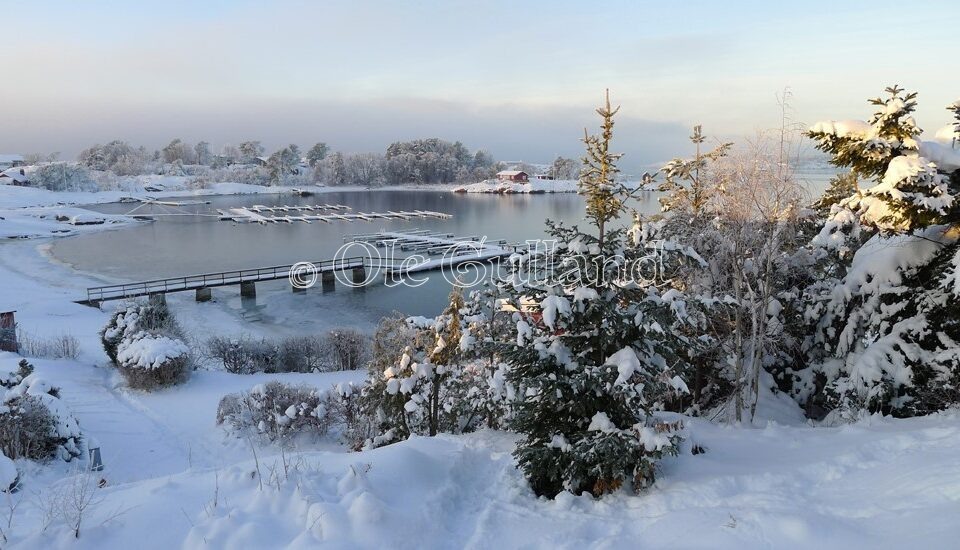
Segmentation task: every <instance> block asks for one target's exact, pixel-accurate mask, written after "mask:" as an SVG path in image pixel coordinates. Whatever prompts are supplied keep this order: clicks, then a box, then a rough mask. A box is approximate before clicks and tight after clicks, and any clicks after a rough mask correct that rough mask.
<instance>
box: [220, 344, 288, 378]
mask: <svg viewBox="0 0 960 550" xmlns="http://www.w3.org/2000/svg"><path fill="white" fill-rule="evenodd" d="M206 353H207V355H208V356H209V357H210V358H212V359H216V360H218V361H220V362H221V363H222V364H223V369H224V370H226V371H227V372H232V373H234V374H253V373H255V372H275V369H276V365H277V363H278V355H279V354H278V350H277V346H276V344H274V343H273V342H271V341H269V340H266V339H255V338H252V337H249V336H240V337H237V338H228V337H224V336H214V337H213V338H210V339H209V340H207V345H206Z"/></svg>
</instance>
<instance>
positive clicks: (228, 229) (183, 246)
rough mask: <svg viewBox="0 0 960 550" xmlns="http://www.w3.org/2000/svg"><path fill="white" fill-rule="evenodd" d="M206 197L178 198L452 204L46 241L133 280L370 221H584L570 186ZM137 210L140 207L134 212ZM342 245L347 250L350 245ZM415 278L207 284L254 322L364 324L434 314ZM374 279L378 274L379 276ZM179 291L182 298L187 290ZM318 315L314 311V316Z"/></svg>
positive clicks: (433, 278)
mask: <svg viewBox="0 0 960 550" xmlns="http://www.w3.org/2000/svg"><path fill="white" fill-rule="evenodd" d="M211 201H212V204H210V205H204V206H190V207H187V208H189V209H190V210H192V211H196V212H205V211H210V210H211V209H214V208H227V207H236V206H251V205H254V204H263V205H284V204H286V205H293V204H324V203H327V204H344V205H347V206H350V207H351V208H352V209H353V210H354V211H358V212H386V211H389V210H394V211H401V210H433V211H438V212H445V213H448V214H452V215H453V218H452V219H449V220H420V219H417V220H410V221H385V220H376V221H373V222H360V221H357V222H331V223H329V224H325V223H322V222H314V223H312V224H305V223H293V224H271V225H266V226H264V225H259V224H249V223H233V222H225V221H219V220H217V219H216V218H205V217H189V216H188V217H172V218H160V219H158V220H157V221H155V222H150V223H144V224H142V225H137V226H134V227H130V228H126V229H120V230H117V231H104V232H100V233H91V234H86V235H79V236H76V237H70V238H66V239H62V240H58V241H57V242H56V243H55V244H54V246H53V249H52V252H53V255H54V256H55V257H56V258H58V259H59V260H61V261H64V262H67V263H69V264H71V265H73V266H74V267H75V268H77V269H80V270H82V271H86V272H90V273H95V274H98V275H102V276H105V277H106V278H109V279H111V280H116V281H138V280H145V279H154V278H162V277H170V276H177V275H189V274H195V273H209V272H215V271H225V270H230V269H241V268H253V267H261V266H271V265H283V264H290V263H294V262H298V261H318V260H322V259H327V258H332V257H333V256H334V254H335V253H336V251H337V249H338V248H339V247H340V246H341V245H342V244H343V241H344V236H345V235H349V234H353V233H371V232H376V231H379V230H407V229H414V228H418V229H429V230H436V231H441V230H442V231H444V232H449V233H454V234H456V235H459V236H473V235H485V236H487V237H488V238H490V239H501V238H503V239H508V240H510V241H523V240H526V239H535V238H541V237H546V233H545V226H544V220H545V219H548V218H549V219H553V220H557V221H563V222H565V223H568V224H580V225H585V223H584V220H583V201H582V199H581V198H580V197H579V196H578V195H575V194H554V195H506V196H500V195H479V194H455V193H440V192H436V191H372V192H370V191H349V192H333V193H323V194H319V195H314V196H312V197H296V196H292V195H250V196H224V197H213V198H211ZM134 206H136V205H131V204H107V205H98V206H95V207H91V208H93V209H95V210H97V211H100V212H103V213H113V214H118V213H126V212H129V211H130V210H131V208H133V207H134ZM633 206H634V207H635V208H636V209H638V210H640V211H643V212H655V211H656V210H657V207H658V205H657V202H656V196H655V195H653V194H648V195H647V196H645V197H643V199H642V200H641V201H639V202H638V203H636V204H635V205H633ZM140 212H144V210H143V209H140V210H138V213H140ZM349 255H351V256H352V255H355V254H353V253H351V254H349ZM427 275H428V276H429V281H428V282H427V283H426V284H424V285H423V286H420V287H417V288H408V287H393V288H391V287H386V286H384V285H383V284H380V283H378V284H375V285H373V286H370V287H367V288H363V289H352V288H346V287H344V286H342V285H338V286H337V289H336V291H335V292H332V293H324V292H322V291H321V289H320V288H319V285H317V287H316V288H312V289H310V290H308V291H307V292H306V293H305V294H297V295H293V293H292V292H291V291H290V288H289V285H288V284H287V282H286V281H273V282H268V283H258V284H257V294H258V296H257V302H256V305H255V306H253V307H254V309H255V310H256V311H255V312H254V313H253V314H249V313H250V312H249V311H243V310H244V309H247V310H249V309H250V308H251V304H250V303H242V302H241V300H239V291H238V289H237V288H236V287H222V288H215V289H213V292H214V299H215V301H217V302H218V304H219V305H226V307H229V308H235V309H237V310H238V311H241V312H243V313H245V314H248V315H246V316H247V317H249V318H251V319H252V320H254V321H258V322H261V323H274V324H278V325H285V326H293V327H299V328H302V329H303V330H305V331H307V330H313V329H315V328H316V327H317V326H322V325H323V322H322V321H325V322H328V323H329V321H330V320H331V317H332V318H334V319H335V320H336V321H338V322H337V323H334V324H343V325H349V326H360V327H364V328H369V327H370V326H372V325H373V324H375V323H376V321H377V320H378V319H379V318H380V317H382V316H384V315H387V314H389V313H390V312H392V311H401V312H403V313H405V314H408V315H429V316H432V315H435V314H437V313H438V312H439V311H441V310H442V309H443V307H444V306H445V304H446V298H447V294H448V293H449V289H450V283H449V282H448V281H447V280H445V279H444V277H443V276H442V275H441V274H440V273H439V272H430V273H428V274H427ZM381 280H382V278H381ZM181 296H185V297H189V298H191V299H192V294H190V293H183V294H181ZM321 317H322V318H323V319H318V318H321Z"/></svg>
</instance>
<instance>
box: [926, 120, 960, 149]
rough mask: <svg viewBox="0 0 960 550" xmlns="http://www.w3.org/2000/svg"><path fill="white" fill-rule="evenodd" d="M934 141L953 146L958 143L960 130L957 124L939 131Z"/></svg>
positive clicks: (948, 125) (949, 125)
mask: <svg viewBox="0 0 960 550" xmlns="http://www.w3.org/2000/svg"><path fill="white" fill-rule="evenodd" d="M933 139H935V140H937V141H939V142H941V143H945V144H947V145H953V144H954V143H955V142H956V141H958V140H960V130H958V129H957V126H956V125H955V124H947V125H946V126H944V127H942V128H940V129H938V130H937V132H936V134H934V138H933Z"/></svg>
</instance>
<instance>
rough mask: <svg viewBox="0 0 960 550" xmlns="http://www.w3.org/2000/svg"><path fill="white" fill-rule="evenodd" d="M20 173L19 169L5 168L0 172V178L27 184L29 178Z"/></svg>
mask: <svg viewBox="0 0 960 550" xmlns="http://www.w3.org/2000/svg"><path fill="white" fill-rule="evenodd" d="M21 172H22V169H21V168H20V167H16V168H7V169H6V170H4V171H2V172H0V178H10V179H11V180H13V181H15V182H17V183H27V182H28V181H30V178H28V177H27V176H25V175H24V174H21Z"/></svg>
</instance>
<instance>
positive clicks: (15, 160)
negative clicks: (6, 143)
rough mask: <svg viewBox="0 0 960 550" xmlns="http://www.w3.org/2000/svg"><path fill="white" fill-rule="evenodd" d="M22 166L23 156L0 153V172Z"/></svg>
mask: <svg viewBox="0 0 960 550" xmlns="http://www.w3.org/2000/svg"><path fill="white" fill-rule="evenodd" d="M15 166H23V155H12V154H6V153H0V170H6V169H7V168H13V167H15Z"/></svg>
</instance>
